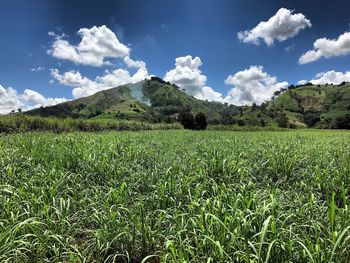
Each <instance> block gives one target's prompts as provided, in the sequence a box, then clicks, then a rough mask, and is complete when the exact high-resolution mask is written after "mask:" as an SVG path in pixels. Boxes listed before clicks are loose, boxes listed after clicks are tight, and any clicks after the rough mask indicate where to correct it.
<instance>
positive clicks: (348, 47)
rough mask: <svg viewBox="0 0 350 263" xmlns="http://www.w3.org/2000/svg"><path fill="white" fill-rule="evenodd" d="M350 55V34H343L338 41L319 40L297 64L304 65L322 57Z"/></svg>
mask: <svg viewBox="0 0 350 263" xmlns="http://www.w3.org/2000/svg"><path fill="white" fill-rule="evenodd" d="M348 54H350V32H345V33H344V34H342V35H340V36H339V37H338V39H328V38H319V39H317V40H316V41H315V42H314V49H313V50H309V51H307V52H306V53H304V54H303V55H302V56H301V57H300V58H299V64H306V63H310V62H314V61H316V60H319V59H320V58H322V57H325V58H330V57H336V56H345V55H348Z"/></svg>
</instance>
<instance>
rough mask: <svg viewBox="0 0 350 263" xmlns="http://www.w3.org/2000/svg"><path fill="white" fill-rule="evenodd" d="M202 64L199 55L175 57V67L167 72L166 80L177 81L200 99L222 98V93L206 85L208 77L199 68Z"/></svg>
mask: <svg viewBox="0 0 350 263" xmlns="http://www.w3.org/2000/svg"><path fill="white" fill-rule="evenodd" d="M201 65H202V61H201V59H200V58H199V57H195V58H192V56H190V55H188V56H185V57H178V58H176V59H175V68H174V69H172V70H169V71H168V72H167V73H166V74H165V76H164V80H165V81H169V82H171V83H175V84H176V85H178V86H179V87H180V88H182V89H185V91H186V92H187V93H188V94H190V95H191V96H194V97H196V98H198V99H202V100H206V99H207V100H210V101H212V100H220V98H221V94H220V93H219V92H215V91H214V90H213V89H212V88H210V87H208V86H206V85H205V84H206V81H207V77H206V76H205V75H203V74H202V71H201V70H200V69H199V67H200V66H201Z"/></svg>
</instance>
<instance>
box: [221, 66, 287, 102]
mask: <svg viewBox="0 0 350 263" xmlns="http://www.w3.org/2000/svg"><path fill="white" fill-rule="evenodd" d="M225 83H226V84H228V85H232V86H233V88H232V89H231V90H230V91H229V93H228V95H227V96H226V97H225V99H224V100H225V101H226V102H228V103H230V104H234V105H251V104H253V103H256V104H261V103H263V102H264V101H266V100H269V99H270V98H271V97H272V95H273V93H274V92H275V91H277V90H280V89H281V88H286V87H287V86H288V82H285V81H284V82H277V79H276V77H272V76H270V75H269V74H267V73H266V72H264V69H263V67H262V66H251V67H250V68H249V69H245V70H242V71H239V72H237V73H235V74H234V75H230V76H228V78H227V79H226V80H225Z"/></svg>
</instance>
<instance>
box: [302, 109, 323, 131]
mask: <svg viewBox="0 0 350 263" xmlns="http://www.w3.org/2000/svg"><path fill="white" fill-rule="evenodd" d="M303 120H304V123H305V124H306V125H307V127H309V128H311V127H313V126H315V124H316V123H318V122H319V121H320V120H321V119H320V113H319V112H314V111H307V112H306V113H305V114H304V116H303Z"/></svg>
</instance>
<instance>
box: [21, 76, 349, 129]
mask: <svg viewBox="0 0 350 263" xmlns="http://www.w3.org/2000/svg"><path fill="white" fill-rule="evenodd" d="M181 112H191V113H193V114H196V113H199V112H203V113H204V114H205V115H206V117H207V119H208V122H209V123H211V124H230V125H240V126H242V125H252V126H280V127H290V128H295V127H316V128H335V126H336V122H337V118H346V116H347V115H349V114H350V83H346V82H344V83H341V84H340V85H332V84H325V85H313V84H311V83H306V84H304V85H298V86H294V85H291V86H289V87H288V88H287V89H282V90H280V91H277V92H275V94H274V96H273V97H272V98H271V100H270V101H267V102H265V103H262V104H261V105H259V106H258V105H255V104H253V105H252V106H235V105H229V104H227V103H220V102H209V101H204V100H199V99H196V98H194V97H193V96H190V95H188V94H187V93H185V92H184V91H183V90H181V89H180V88H179V87H178V86H176V85H175V84H171V83H170V82H165V81H163V80H162V79H160V78H158V77H152V78H151V79H147V80H144V81H141V82H138V83H134V84H125V85H121V86H118V87H115V88H111V89H107V90H103V91H99V92H97V93H95V94H93V95H90V96H87V97H83V98H79V99H76V100H72V101H68V102H64V103H61V104H57V105H55V106H50V107H41V108H37V109H33V110H30V111H27V112H25V113H24V114H29V115H39V116H43V117H49V116H55V117H71V118H88V119H91V118H95V119H96V118H106V119H129V120H141V121H149V122H155V123H156V122H175V121H176V120H177V116H178V115H179V114H180V113H181ZM345 121H346V120H345Z"/></svg>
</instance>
